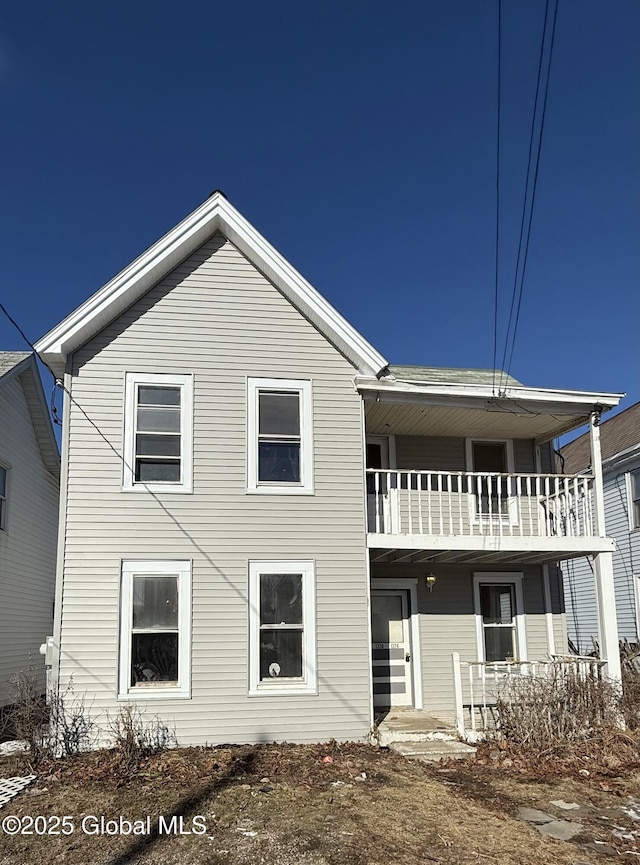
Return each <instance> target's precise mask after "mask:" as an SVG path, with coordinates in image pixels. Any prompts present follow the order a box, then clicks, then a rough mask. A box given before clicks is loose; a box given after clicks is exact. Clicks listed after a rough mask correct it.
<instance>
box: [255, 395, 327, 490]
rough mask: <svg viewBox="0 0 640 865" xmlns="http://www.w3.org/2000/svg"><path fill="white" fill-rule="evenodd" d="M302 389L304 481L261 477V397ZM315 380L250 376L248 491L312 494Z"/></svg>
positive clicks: (301, 432)
mask: <svg viewBox="0 0 640 865" xmlns="http://www.w3.org/2000/svg"><path fill="white" fill-rule="evenodd" d="M269 390H271V391H274V390H275V391H284V392H290V393H298V394H299V398H300V403H299V405H300V483H295V484H294V483H291V484H284V483H267V482H264V481H262V482H260V481H259V480H258V399H259V395H260V392H261V391H269ZM312 396H313V395H312V388H311V381H310V380H309V379H293V378H248V379H247V492H248V493H258V494H259V495H299V496H300V495H302V496H310V495H313V493H314V488H313V408H312V407H313V399H312Z"/></svg>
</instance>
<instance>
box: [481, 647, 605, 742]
mask: <svg viewBox="0 0 640 865" xmlns="http://www.w3.org/2000/svg"><path fill="white" fill-rule="evenodd" d="M619 704H620V691H619V689H617V688H616V687H615V686H614V685H613V684H612V683H610V682H608V681H605V680H603V679H602V678H601V677H600V676H599V675H598V673H597V672H590V673H588V674H585V673H584V672H583V671H582V672H581V671H580V670H579V668H578V667H577V666H573V665H571V664H566V665H562V666H554V667H552V668H551V669H550V670H549V671H548V672H547V673H546V674H545V675H537V676H515V677H512V678H511V677H510V678H508V679H506V680H505V681H504V682H503V683H502V684H501V686H500V688H499V690H498V696H497V700H496V713H497V716H498V730H499V734H500V735H501V736H503V737H504V738H505V739H506V740H507V741H508V742H510V743H511V744H513V745H515V746H517V747H521V748H524V749H527V750H535V751H538V752H542V751H546V750H549V749H554V748H556V747H558V746H559V745H562V744H566V743H570V742H571V743H573V742H578V741H581V740H585V739H587V738H589V737H590V736H592V735H593V734H594V732H595V731H597V730H601V729H603V728H607V727H612V726H615V725H616V724H619V721H620V715H621V713H620V705H619Z"/></svg>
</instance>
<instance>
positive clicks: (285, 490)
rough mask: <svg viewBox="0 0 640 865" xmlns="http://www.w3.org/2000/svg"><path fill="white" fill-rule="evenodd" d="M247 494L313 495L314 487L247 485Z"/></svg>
mask: <svg viewBox="0 0 640 865" xmlns="http://www.w3.org/2000/svg"><path fill="white" fill-rule="evenodd" d="M246 492H247V495H250V496H251V495H258V496H312V495H314V494H315V493H314V490H313V488H311V489H309V488H308V487H294V486H290V487H289V486H273V487H247V490H246Z"/></svg>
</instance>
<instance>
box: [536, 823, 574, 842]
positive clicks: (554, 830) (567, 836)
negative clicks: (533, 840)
mask: <svg viewBox="0 0 640 865" xmlns="http://www.w3.org/2000/svg"><path fill="white" fill-rule="evenodd" d="M536 829H537V830H538V832H540V834H541V835H546V836H547V838H556V839H557V840H558V841H571V839H572V838H575V837H576V835H579V834H580V833H581V832H582V831H584V830H583V826H582V824H581V823H570V822H569V821H568V820H553V821H552V822H551V823H544V824H543V825H542V826H536Z"/></svg>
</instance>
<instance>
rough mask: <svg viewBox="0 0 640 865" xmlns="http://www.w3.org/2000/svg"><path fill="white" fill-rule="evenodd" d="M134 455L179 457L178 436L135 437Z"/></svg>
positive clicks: (145, 435)
mask: <svg viewBox="0 0 640 865" xmlns="http://www.w3.org/2000/svg"><path fill="white" fill-rule="evenodd" d="M136 454H139V455H140V456H154V457H156V456H157V457H179V456H180V436H171V435H149V434H148V433H144V434H143V435H137V436H136Z"/></svg>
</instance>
